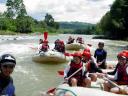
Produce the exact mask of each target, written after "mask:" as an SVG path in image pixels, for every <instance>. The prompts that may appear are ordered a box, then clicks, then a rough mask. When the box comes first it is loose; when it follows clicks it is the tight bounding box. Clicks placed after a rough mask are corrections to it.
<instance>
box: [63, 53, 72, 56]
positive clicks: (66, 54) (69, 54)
mask: <svg viewBox="0 0 128 96" xmlns="http://www.w3.org/2000/svg"><path fill="white" fill-rule="evenodd" d="M64 55H65V56H73V54H71V53H64Z"/></svg>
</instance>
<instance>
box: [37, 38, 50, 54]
mask: <svg viewBox="0 0 128 96" xmlns="http://www.w3.org/2000/svg"><path fill="white" fill-rule="evenodd" d="M48 49H49V45H48V41H47V40H44V41H43V43H42V46H41V48H40V51H39V53H40V52H42V51H43V52H47V51H48Z"/></svg>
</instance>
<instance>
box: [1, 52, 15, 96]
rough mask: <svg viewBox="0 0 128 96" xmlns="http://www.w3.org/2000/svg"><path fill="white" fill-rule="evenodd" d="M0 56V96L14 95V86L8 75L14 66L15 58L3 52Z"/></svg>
mask: <svg viewBox="0 0 128 96" xmlns="http://www.w3.org/2000/svg"><path fill="white" fill-rule="evenodd" d="M0 58H1V59H0V71H1V72H0V96H15V86H14V85H13V79H12V77H11V76H10V75H11V74H12V72H13V70H14V68H15V65H16V59H15V58H14V57H13V56H12V55H11V54H3V55H2V56H1V57H0Z"/></svg>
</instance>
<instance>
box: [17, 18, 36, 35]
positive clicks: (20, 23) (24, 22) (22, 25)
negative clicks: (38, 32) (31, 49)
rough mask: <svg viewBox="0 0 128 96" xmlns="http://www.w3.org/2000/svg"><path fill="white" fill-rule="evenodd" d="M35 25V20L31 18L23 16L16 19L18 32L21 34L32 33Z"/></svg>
mask: <svg viewBox="0 0 128 96" xmlns="http://www.w3.org/2000/svg"><path fill="white" fill-rule="evenodd" d="M33 25H34V21H33V18H31V17H30V16H23V17H20V16H19V17H17V18H16V31H17V32H20V33H29V32H32V27H33Z"/></svg>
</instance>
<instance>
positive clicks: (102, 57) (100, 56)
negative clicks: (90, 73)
mask: <svg viewBox="0 0 128 96" xmlns="http://www.w3.org/2000/svg"><path fill="white" fill-rule="evenodd" d="M94 57H95V58H96V61H97V64H98V66H99V67H100V68H102V69H106V67H107V66H106V57H107V52H106V50H104V42H99V44H98V48H97V49H96V50H95V53H94Z"/></svg>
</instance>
